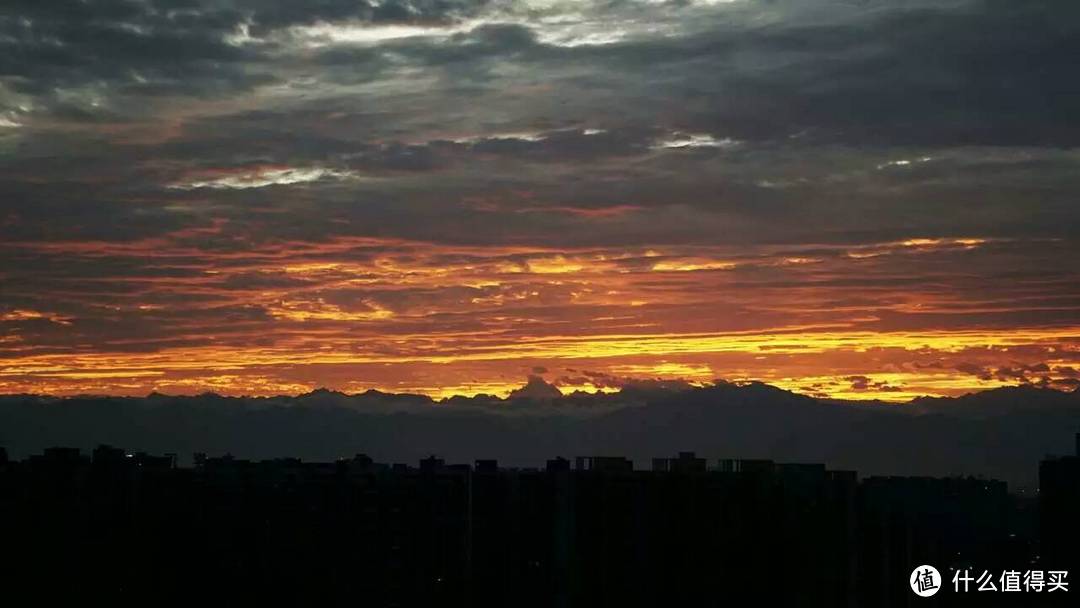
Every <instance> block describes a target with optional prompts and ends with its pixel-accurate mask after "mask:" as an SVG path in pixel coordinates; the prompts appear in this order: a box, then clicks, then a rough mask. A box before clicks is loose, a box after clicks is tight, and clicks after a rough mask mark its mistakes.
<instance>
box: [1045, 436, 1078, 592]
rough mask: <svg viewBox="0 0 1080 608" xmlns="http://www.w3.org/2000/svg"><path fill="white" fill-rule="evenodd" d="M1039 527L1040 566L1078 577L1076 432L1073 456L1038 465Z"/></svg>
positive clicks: (1048, 460) (1049, 460) (1048, 459)
mask: <svg viewBox="0 0 1080 608" xmlns="http://www.w3.org/2000/svg"><path fill="white" fill-rule="evenodd" d="M1039 524H1040V537H1041V539H1042V543H1041V547H1042V558H1043V563H1045V564H1047V566H1048V567H1053V568H1056V569H1061V570H1069V571H1071V572H1076V573H1077V574H1075V575H1074V576H1080V433H1077V434H1076V452H1075V454H1074V455H1073V456H1061V457H1057V458H1047V459H1045V460H1043V461H1042V462H1041V463H1039Z"/></svg>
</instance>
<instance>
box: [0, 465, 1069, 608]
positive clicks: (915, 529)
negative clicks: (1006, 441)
mask: <svg viewBox="0 0 1080 608" xmlns="http://www.w3.org/2000/svg"><path fill="white" fill-rule="evenodd" d="M1078 461H1080V459H1078V458H1076V457H1068V458H1064V459H1048V460H1047V461H1045V462H1043V463H1042V467H1041V473H1042V483H1043V488H1042V496H1041V497H1042V500H1041V508H1040V509H1039V510H1034V509H1026V508H1024V506H1023V504H1022V503H1021V502H1018V500H1017V498H1016V497H1015V496H1012V495H1010V494H1009V493H1008V492H1007V488H1006V486H1005V484H1004V483H1001V482H997V481H992V480H983V479H973V478H963V479H961V478H949V479H932V478H912V477H871V478H868V479H864V480H861V481H860V480H859V479H858V478H857V476H856V474H855V473H854V472H851V471H832V470H829V469H827V468H826V467H825V466H824V465H820V464H789V463H776V462H772V461H765V460H734V459H729V460H722V461H719V462H717V463H716V466H714V467H710V466H709V463H708V462H706V461H705V460H704V459H702V458H699V457H697V456H696V455H695V454H693V453H690V452H683V453H680V454H678V455H676V456H675V457H670V458H658V459H655V460H654V461H653V466H652V470H650V471H639V470H635V469H634V465H633V463H632V462H631V461H630V460H627V459H625V458H621V457H581V458H577V459H576V461H575V466H574V467H571V466H570V462H569V461H568V460H566V459H563V458H555V459H552V460H549V461H548V462H547V465H546V467H545V469H544V470H542V471H541V470H527V469H505V468H500V467H499V466H498V462H497V461H495V460H477V461H476V462H475V463H474V466H469V465H461V464H453V463H451V464H447V463H446V462H445V461H443V460H442V459H439V458H437V457H435V456H431V457H428V458H425V459H423V460H421V461H420V462H419V463H418V466H416V467H410V466H406V465H403V464H394V465H385V464H380V463H377V462H374V461H373V460H372V459H371V458H369V457H367V456H365V455H362V454H360V455H357V456H355V457H352V458H347V459H342V460H339V461H337V462H332V463H309V462H303V461H301V460H299V459H295V458H280V459H274V460H265V461H250V460H245V459H242V458H236V457H233V456H231V455H228V454H227V455H224V456H220V457H207V456H206V455H199V456H198V457H197V458H196V459H195V464H194V466H193V467H190V468H185V467H178V466H177V464H176V459H175V457H173V456H171V455H166V456H152V455H147V454H140V453H133V454H132V453H127V452H125V451H124V450H122V449H119V448H113V447H109V446H100V447H98V448H97V449H95V450H94V451H93V453H92V457H89V458H88V457H86V456H84V455H83V454H81V453H80V452H79V451H78V450H72V449H62V448H56V449H49V450H46V451H45V452H44V453H43V454H41V455H36V456H31V457H30V458H28V459H26V460H24V461H21V462H9V463H7V464H6V465H4V464H3V461H2V460H0V525H2V528H0V538H2V539H3V551H2V556H3V557H2V560H3V561H2V562H0V572H3V573H4V577H5V589H4V593H6V595H5V596H4V597H5V599H8V598H10V600H11V602H10V603H9V605H27V604H31V603H32V604H34V605H52V604H57V603H61V602H83V603H85V602H88V601H91V600H92V601H93V602H94V603H102V604H104V605H147V604H151V603H152V604H154V605H162V604H165V605H184V606H191V605H214V606H249V605H349V606H355V605H363V606H500V607H501V606H526V607H528V606H536V607H539V606H545V607H547V606H738V605H792V606H829V607H845V606H848V607H856V606H875V607H888V606H909V605H910V606H916V605H917V606H932V605H967V604H966V603H965V602H967V603H969V604H970V605H973V606H974V605H978V606H987V605H991V606H992V605H1006V604H999V602H1005V601H1006V599H1007V598H1006V599H1002V598H1001V597H997V596H994V597H987V596H985V595H983V596H978V595H972V596H970V597H957V596H953V597H952V600H953V601H950V602H946V601H945V600H943V599H942V598H943V597H944V598H948V597H949V596H948V595H942V596H938V597H935V598H929V599H923V598H918V597H916V596H914V595H913V594H912V593H911V591H910V589H909V588H908V586H907V576H908V575H909V573H910V571H911V569H912V568H913V567H914V566H916V565H920V564H923V563H929V564H936V565H937V566H938V568H939V569H940V570H941V572H942V574H943V576H944V577H945V578H946V583H947V584H948V580H949V579H950V577H951V573H952V570H951V569H955V568H963V567H978V568H989V569H993V568H1023V567H1025V566H1027V565H1029V564H1031V563H1036V562H1038V561H1039V560H1041V563H1043V564H1046V567H1047V569H1049V568H1050V566H1051V562H1053V566H1054V567H1057V566H1058V565H1059V562H1060V565H1061V567H1063V568H1064V567H1068V565H1069V564H1072V563H1073V562H1072V561H1070V560H1075V556H1076V553H1077V545H1076V542H1077V540H1076V524H1075V520H1076V517H1077V513H1078V505H1080V502H1078V492H1077V480H1078V479H1080V476H1078V474H1077V473H1078V466H1077V462H1078ZM1039 514H1041V516H1042V518H1043V521H1042V527H1041V531H1042V543H1043V549H1045V551H1044V553H1045V555H1043V556H1042V557H1038V556H1039V554H1040V548H1039V547H1038V546H1037V543H1038V539H1037V538H1035V537H1034V532H1033V531H1034V530H1035V529H1036V527H1035V525H1034V523H1032V521H1029V520H1032V519H1034V518H1035V517H1036V516H1037V515H1039ZM1054 560H1058V561H1054ZM1046 599H1047V598H1040V601H1042V602H1043V604H1045V603H1046V602H1045V601H1043V600H1046ZM1049 599H1050V600H1056V599H1058V597H1057V596H1055V597H1053V598H1049ZM1007 605H1020V604H1017V603H1015V601H1014V602H1013V603H1012V604H1007ZM1040 605H1042V604H1040ZM1063 605H1064V604H1063Z"/></svg>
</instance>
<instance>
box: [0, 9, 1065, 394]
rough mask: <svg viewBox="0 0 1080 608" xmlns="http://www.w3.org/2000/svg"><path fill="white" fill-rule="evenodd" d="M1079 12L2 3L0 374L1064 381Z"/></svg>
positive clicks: (173, 389)
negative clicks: (1075, 64)
mask: <svg viewBox="0 0 1080 608" xmlns="http://www.w3.org/2000/svg"><path fill="white" fill-rule="evenodd" d="M1078 30H1080V6H1077V7H1073V6H1072V5H1071V4H1069V3H1060V2H1049V1H1047V2H1042V1H1033V2H1022V3H1021V2H1010V1H1005V0H983V1H975V0H962V1H961V0H956V1H941V0H935V1H929V0H927V1H925V2H924V1H921V0H906V1H900V0H893V1H885V0H881V1H878V0H866V1H863V2H827V1H824V0H800V1H795V0H771V1H766V0H731V1H727V2H723V1H706V0H698V1H692V0H684V1H670V2H665V1H662V0H622V1H613V2H612V1H608V2H598V1H596V2H594V1H585V2H569V1H559V0H539V1H516V2H515V1H498V0H491V1H480V0H475V1H474V0H430V1H401V0H384V1H381V2H375V1H371V2H363V1H360V2H358V1H356V0H348V1H345V0H326V1H322V2H315V3H299V2H284V1H276V0H268V1H254V0H233V1H227V0H220V1H211V0H207V1H199V0H172V1H166V0H161V1H153V0H147V1H139V2H135V1H132V2H118V1H113V2H90V1H87V2H76V1H74V0H72V1H55V2H21V1H15V2H9V3H6V4H5V5H4V8H2V9H0V392H49V393H61V394H62V393H79V392H95V393H102V392H104V393H119V394H144V393H147V392H149V391H151V390H158V391H162V392H168V393H196V392H201V391H206V390H213V391H218V392H223V393H232V394H272V393H298V392H304V391H307V390H310V389H311V388H314V387H318V386H328V387H332V388H336V389H340V390H345V391H361V390H365V389H368V388H379V389H383V390H392V391H399V392H401V391H409V392H422V393H426V394H429V395H432V396H446V395H450V394H456V393H463V394H476V393H481V392H488V393H497V394H501V395H506V394H508V393H509V391H510V390H512V389H513V388H515V387H517V386H520V385H521V384H522V383H523V381H524V379H525V378H526V376H528V375H535V376H542V377H543V378H545V380H546V381H547V382H550V383H553V384H555V385H556V386H558V387H560V389H561V390H563V391H564V392H566V391H572V390H576V389H583V390H599V389H605V390H606V389H610V388H611V387H610V386H608V384H610V383H608V382H607V381H605V380H604V378H662V379H665V380H675V379H682V380H688V381H692V382H699V383H704V382H708V381H711V380H713V379H714V378H724V379H728V380H748V379H754V380H763V381H767V382H771V383H774V384H777V385H780V386H783V387H785V388H791V389H796V390H800V391H803V392H808V393H811V394H815V395H831V396H838V397H854V398H882V399H890V400H904V399H908V398H910V397H913V396H915V395H921V394H938V395H943V394H958V393H963V392H967V391H970V390H975V389H979V388H989V387H994V386H1000V385H1007V384H1017V383H1036V384H1043V385H1049V386H1054V387H1058V388H1072V387H1075V386H1076V385H1077V383H1080V371H1078V370H1080V288H1078V285H1080V277H1078V276H1077V275H1078V271H1077V261H1078V260H1080V247H1078V241H1077V238H1076V236H1075V234H1074V232H1075V226H1077V225H1080V207H1078V206H1077V204H1076V199H1077V195H1078V194H1080V171H1078V169H1080V152H1078V151H1077V143H1078V142H1080V126H1078V125H1080V123H1078V122H1077V121H1076V120H1075V116H1076V115H1077V111H1078V110H1080V107H1078V106H1080V84H1078V82H1077V80H1076V78H1075V77H1074V74H1073V72H1074V71H1075V69H1074V68H1075V66H1074V62H1075V60H1074V59H1073V58H1074V57H1075V56H1077V54H1080V42H1078V41H1080V31H1078ZM538 370H542V371H538Z"/></svg>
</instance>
